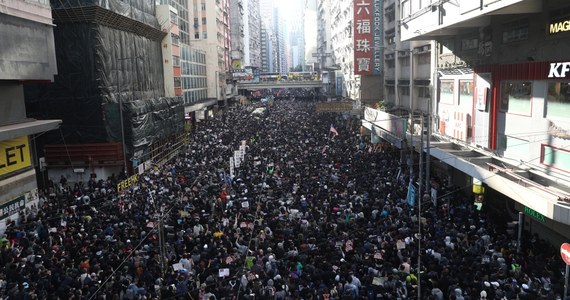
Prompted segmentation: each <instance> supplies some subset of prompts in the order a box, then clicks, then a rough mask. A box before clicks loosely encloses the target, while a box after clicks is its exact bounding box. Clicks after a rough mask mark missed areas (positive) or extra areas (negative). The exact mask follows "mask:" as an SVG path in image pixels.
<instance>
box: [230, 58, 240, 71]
mask: <svg viewBox="0 0 570 300" xmlns="http://www.w3.org/2000/svg"><path fill="white" fill-rule="evenodd" d="M232 69H233V70H241V60H240V59H234V60H232Z"/></svg>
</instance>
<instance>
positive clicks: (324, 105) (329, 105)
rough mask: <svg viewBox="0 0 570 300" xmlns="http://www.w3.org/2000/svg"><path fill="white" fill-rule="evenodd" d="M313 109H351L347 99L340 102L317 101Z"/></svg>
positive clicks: (333, 110)
mask: <svg viewBox="0 0 570 300" xmlns="http://www.w3.org/2000/svg"><path fill="white" fill-rule="evenodd" d="M315 110H316V111H317V112H345V111H351V110H352V103H351V102H348V101H342V102H319V103H317V105H316V107H315Z"/></svg>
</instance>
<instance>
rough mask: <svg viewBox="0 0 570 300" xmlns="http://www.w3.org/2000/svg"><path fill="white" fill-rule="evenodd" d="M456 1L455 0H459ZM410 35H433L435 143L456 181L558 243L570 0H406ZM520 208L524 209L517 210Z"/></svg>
mask: <svg viewBox="0 0 570 300" xmlns="http://www.w3.org/2000/svg"><path fill="white" fill-rule="evenodd" d="M454 2H457V3H454ZM399 4H400V11H399V14H400V24H399V26H398V28H399V30H401V32H402V39H404V40H409V41H410V42H413V41H414V40H418V39H421V40H427V39H434V40H436V41H437V42H438V46H437V48H436V49H434V50H436V51H437V54H438V55H437V57H436V63H435V65H436V66H437V75H438V80H437V83H436V86H437V89H436V91H437V93H436V95H435V96H436V97H435V99H434V100H435V101H434V110H433V122H432V124H433V128H434V131H433V132H434V134H437V135H438V136H440V137H441V138H442V139H445V141H446V142H442V143H436V144H435V145H434V144H432V146H434V147H432V149H430V152H431V155H432V156H433V157H434V158H435V159H438V160H439V161H441V162H443V163H442V164H443V165H444V166H443V168H444V169H446V170H445V171H444V173H446V174H447V175H448V176H450V179H456V180H459V181H463V183H462V184H465V182H467V183H469V182H471V183H474V184H475V185H479V186H484V187H486V188H487V192H485V193H481V192H480V189H477V190H478V191H479V192H478V193H477V196H478V197H479V198H480V199H484V200H483V202H484V203H485V204H484V205H488V207H489V209H493V208H495V209H496V210H497V211H501V212H502V213H505V214H506V215H507V216H510V217H512V218H513V219H517V216H518V215H521V216H524V221H523V222H524V227H525V229H527V230H530V231H531V232H533V233H539V234H540V235H541V237H544V238H547V239H549V240H550V241H551V242H553V243H561V242H563V241H565V240H567V239H568V237H569V234H568V232H570V230H568V229H569V228H568V226H569V225H570V209H569V207H568V201H569V199H570V198H569V195H570V194H569V192H570V189H569V187H570V180H568V178H569V177H568V172H570V151H569V149H568V139H569V138H570V134H569V133H570V118H569V114H568V109H569V108H570V104H568V103H569V102H570V98H569V96H568V91H569V89H568V88H569V85H570V79H569V77H568V76H567V73H568V69H569V68H570V67H568V66H569V65H570V63H568V55H567V47H565V46H563V45H564V41H565V40H567V38H568V34H569V32H568V31H569V30H568V26H566V24H567V23H568V21H567V20H568V19H570V6H569V5H568V2H567V1H560V0H546V1H533V0H499V1H496V0H493V1H490V0H483V1H408V0H400V1H399ZM456 183H457V182H456ZM517 213H518V214H517Z"/></svg>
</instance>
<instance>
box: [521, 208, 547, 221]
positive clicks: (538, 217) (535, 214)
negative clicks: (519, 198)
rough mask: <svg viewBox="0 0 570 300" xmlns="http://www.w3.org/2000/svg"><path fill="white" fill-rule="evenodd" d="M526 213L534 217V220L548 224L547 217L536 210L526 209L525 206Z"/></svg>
mask: <svg viewBox="0 0 570 300" xmlns="http://www.w3.org/2000/svg"><path fill="white" fill-rule="evenodd" d="M524 212H525V213H526V214H527V215H529V216H531V217H533V218H534V219H536V220H538V221H540V222H542V223H544V222H546V217H545V216H544V215H543V214H541V213H539V212H537V211H536V210H534V209H532V208H530V207H526V206H525V207H524Z"/></svg>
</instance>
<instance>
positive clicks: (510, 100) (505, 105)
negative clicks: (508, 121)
mask: <svg viewBox="0 0 570 300" xmlns="http://www.w3.org/2000/svg"><path fill="white" fill-rule="evenodd" d="M531 96H532V82H530V81H503V82H502V83H501V110H502V111H504V112H508V113H514V114H521V115H530V113H531V108H532V106H531V101H530V100H531Z"/></svg>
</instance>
